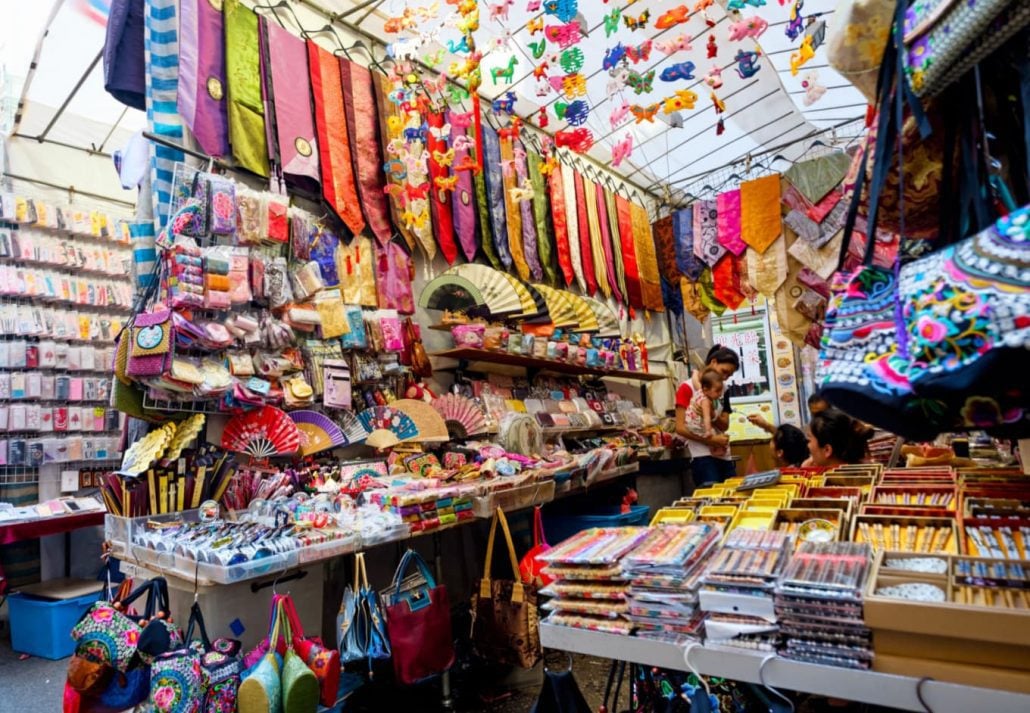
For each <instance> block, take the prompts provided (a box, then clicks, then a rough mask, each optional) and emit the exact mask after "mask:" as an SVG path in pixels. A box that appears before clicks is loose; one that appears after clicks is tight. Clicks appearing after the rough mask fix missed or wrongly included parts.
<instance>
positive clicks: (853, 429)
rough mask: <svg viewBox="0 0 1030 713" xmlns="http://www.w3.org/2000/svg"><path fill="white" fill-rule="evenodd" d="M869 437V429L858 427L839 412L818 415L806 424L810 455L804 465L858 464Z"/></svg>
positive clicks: (844, 414) (862, 457) (849, 418)
mask: <svg viewBox="0 0 1030 713" xmlns="http://www.w3.org/2000/svg"><path fill="white" fill-rule="evenodd" d="M871 437H872V429H870V428H868V427H867V426H863V425H861V424H859V423H858V422H856V421H855V420H854V419H853V418H851V416H848V415H847V414H846V413H844V412H843V411H838V410H837V409H834V408H830V409H827V410H825V411H820V412H819V413H816V414H814V415H813V416H812V420H811V422H810V423H809V424H808V452H809V454H810V455H809V459H808V460H807V461H805V463H804V465H814V466H838V465H844V464H847V463H861V462H862V461H863V460H864V459H865V457H866V450H867V445H868V443H869V439H870V438H871Z"/></svg>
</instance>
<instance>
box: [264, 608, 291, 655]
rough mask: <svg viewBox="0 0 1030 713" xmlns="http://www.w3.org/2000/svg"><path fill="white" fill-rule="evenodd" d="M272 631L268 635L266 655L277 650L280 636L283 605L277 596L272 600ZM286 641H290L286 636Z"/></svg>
mask: <svg viewBox="0 0 1030 713" xmlns="http://www.w3.org/2000/svg"><path fill="white" fill-rule="evenodd" d="M272 604H273V606H272V630H271V631H270V632H269V634H268V653H270V654H272V653H275V652H276V651H278V650H279V638H280V636H282V635H283V634H282V628H283V619H284V618H285V617H284V616H283V603H282V598H281V597H280V596H279V595H278V594H277V595H275V596H274V597H273V598H272ZM285 636H286V641H287V642H288V641H289V640H290V638H289V634H286V635H285Z"/></svg>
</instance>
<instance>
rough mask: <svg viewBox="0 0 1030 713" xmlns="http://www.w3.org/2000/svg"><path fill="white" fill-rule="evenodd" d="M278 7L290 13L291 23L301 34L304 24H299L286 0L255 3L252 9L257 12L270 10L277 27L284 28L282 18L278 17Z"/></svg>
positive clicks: (295, 14)
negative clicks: (262, 3) (263, 3)
mask: <svg viewBox="0 0 1030 713" xmlns="http://www.w3.org/2000/svg"><path fill="white" fill-rule="evenodd" d="M279 8H284V9H285V10H286V11H287V12H288V13H290V17H292V18H293V23H294V24H295V25H296V26H297V28H298V29H299V30H300V33H301V35H303V34H304V26H303V25H301V24H300V20H299V19H298V18H297V13H295V12H294V11H293V8H292V7H290V3H288V2H286V0H279V2H277V3H268V4H265V5H261V4H258V5H255V6H254V11H255V12H257V11H258V10H270V11H271V12H272V18H273V19H274V20H275V21H276V22H277V23H278V24H279V27H281V28H283V29H284V30H285V29H286V25H285V24H283V21H282V18H281V17H279Z"/></svg>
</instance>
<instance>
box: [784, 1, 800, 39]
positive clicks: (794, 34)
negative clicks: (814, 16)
mask: <svg viewBox="0 0 1030 713" xmlns="http://www.w3.org/2000/svg"><path fill="white" fill-rule="evenodd" d="M804 6H805V0H794V4H793V5H791V6H790V15H788V16H787V26H786V27H784V28H783V32H784V33H785V34H786V35H787V37H789V38H790V39H792V40H796V39H797V38H798V37H800V36H801V33H802V32H803V31H804V29H805V18H804V17H802V16H801V8H803V7H804Z"/></svg>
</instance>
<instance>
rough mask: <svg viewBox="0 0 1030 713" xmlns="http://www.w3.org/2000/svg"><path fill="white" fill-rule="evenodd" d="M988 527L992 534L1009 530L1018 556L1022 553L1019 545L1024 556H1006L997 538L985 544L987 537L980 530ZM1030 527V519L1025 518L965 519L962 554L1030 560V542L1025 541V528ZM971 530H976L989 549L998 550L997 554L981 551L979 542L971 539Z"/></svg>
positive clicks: (1010, 538) (962, 523) (962, 531)
mask: <svg viewBox="0 0 1030 713" xmlns="http://www.w3.org/2000/svg"><path fill="white" fill-rule="evenodd" d="M981 527H986V528H988V529H989V530H990V531H991V532H992V533H995V532H998V531H1000V530H1001V529H1002V528H1008V529H1009V531H1010V532H1009V535H1010V537H1009V540H1010V544H1011V545H1015V547H1016V554H1018V553H1019V552H1020V548H1019V545H1022V546H1023V547H1022V556H1012V554H1008V555H1006V554H1004V552H1005V551H1003V550H1002V549H1001V545H1002V542H999V541H998V540H997V538H995V539H993V540H988V541H986V542H983V538H984V537H985V535H984V534H983V531H982V530H980V529H979V528H981ZM1027 527H1030V519H1027V518H1023V517H997V518H996V517H967V518H963V519H962V522H961V530H960V533H961V536H962V537H961V540H962V554H965V555H971V556H978V557H997V558H1003V559H1010V560H1023V561H1026V560H1030V542H1024V541H1023V532H1024V531H1025V530H1024V528H1027ZM970 528H976V532H977V534H978V536H979V537H980V538H981V542H982V543H983V544H984V545H986V546H987V547H988V548H989V547H990V546H992V545H993V546H994V547H995V548H997V550H996V553H992V552H990V550H989V549H986V550H985V551H981V547H980V546H979V544H978V542H977V540H976V539H975V538H974V537H971V536H970V534H969V530H970ZM1007 551H1008V552H1010V553H1011V547H1009V548H1008V550H1007Z"/></svg>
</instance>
